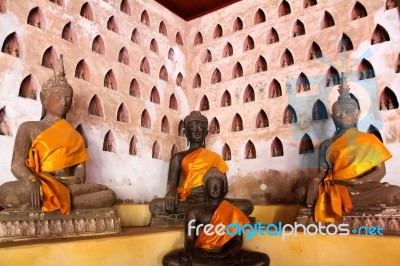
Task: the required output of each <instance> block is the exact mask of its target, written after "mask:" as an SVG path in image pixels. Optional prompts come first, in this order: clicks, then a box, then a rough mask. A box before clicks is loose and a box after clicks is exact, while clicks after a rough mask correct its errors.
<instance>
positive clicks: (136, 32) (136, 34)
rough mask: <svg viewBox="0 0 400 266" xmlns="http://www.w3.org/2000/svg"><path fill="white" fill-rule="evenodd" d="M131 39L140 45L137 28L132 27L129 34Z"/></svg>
mask: <svg viewBox="0 0 400 266" xmlns="http://www.w3.org/2000/svg"><path fill="white" fill-rule="evenodd" d="M131 41H132V42H134V43H136V44H139V45H140V33H139V31H138V29H134V30H133V31H132V35H131Z"/></svg>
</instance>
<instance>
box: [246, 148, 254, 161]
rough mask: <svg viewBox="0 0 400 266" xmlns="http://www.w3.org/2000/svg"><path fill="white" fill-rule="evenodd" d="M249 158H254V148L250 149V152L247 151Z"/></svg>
mask: <svg viewBox="0 0 400 266" xmlns="http://www.w3.org/2000/svg"><path fill="white" fill-rule="evenodd" d="M247 159H253V150H252V149H249V152H248V153H247Z"/></svg>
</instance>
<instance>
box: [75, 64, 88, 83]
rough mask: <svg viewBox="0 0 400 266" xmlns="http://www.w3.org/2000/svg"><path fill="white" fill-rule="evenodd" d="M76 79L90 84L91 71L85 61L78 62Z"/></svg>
mask: <svg viewBox="0 0 400 266" xmlns="http://www.w3.org/2000/svg"><path fill="white" fill-rule="evenodd" d="M75 78H78V79H83V80H85V81H87V82H90V69H89V65H88V64H87V63H86V61H85V59H82V60H81V61H79V62H78V64H77V65H76V68H75Z"/></svg>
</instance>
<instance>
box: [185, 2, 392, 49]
mask: <svg viewBox="0 0 400 266" xmlns="http://www.w3.org/2000/svg"><path fill="white" fill-rule="evenodd" d="M316 4H317V1H316V0H304V1H303V7H304V8H308V7H311V6H314V5H316ZM396 7H397V3H396V1H395V0H387V1H386V4H385V8H386V10H389V9H392V8H396ZM290 13H291V8H290V5H289V3H288V2H287V1H285V0H284V1H282V2H281V3H280V4H279V6H278V17H283V16H286V15H289V14H290ZM367 15H368V13H367V10H366V9H365V6H364V5H362V4H361V3H360V2H359V1H356V3H355V4H354V5H353V7H352V9H351V12H350V19H351V20H356V19H360V18H363V17H366V16H367ZM265 21H266V16H265V13H264V11H263V10H262V9H260V8H259V9H258V10H257V11H256V13H255V14H254V18H253V25H257V24H260V23H263V22H265ZM317 25H318V24H317ZM334 25H335V21H334V19H333V16H332V15H331V14H330V13H329V12H328V11H326V10H325V11H324V13H323V14H322V17H321V19H320V23H319V26H318V29H321V30H322V29H326V28H329V27H332V26H334ZM240 30H243V21H242V19H241V18H240V17H236V19H235V20H234V21H233V25H232V32H236V31H240ZM304 34H305V28H304V24H303V22H301V21H300V20H299V19H297V20H296V21H295V22H294V23H293V26H292V33H291V36H292V37H297V36H300V35H304ZM223 35H224V31H223V29H222V26H221V25H220V24H217V25H216V26H215V28H214V32H213V39H217V38H220V37H222V36H223ZM268 37H269V38H268V39H267V43H269V44H271V43H274V42H278V41H279V37H278V34H277V32H276V30H275V29H274V28H272V29H271V31H270V34H269V36H268ZM377 37H378V36H377ZM202 43H203V35H202V34H201V32H200V31H199V32H197V33H196V35H195V37H194V41H193V45H195V46H196V45H200V44H202ZM244 51H245V50H244Z"/></svg>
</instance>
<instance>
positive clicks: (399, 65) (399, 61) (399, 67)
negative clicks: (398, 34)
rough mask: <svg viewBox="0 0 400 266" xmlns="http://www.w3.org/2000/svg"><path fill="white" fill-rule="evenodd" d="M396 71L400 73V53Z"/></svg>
mask: <svg viewBox="0 0 400 266" xmlns="http://www.w3.org/2000/svg"><path fill="white" fill-rule="evenodd" d="M395 72H396V73H400V53H399V56H398V57H397V62H396V69H395Z"/></svg>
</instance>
